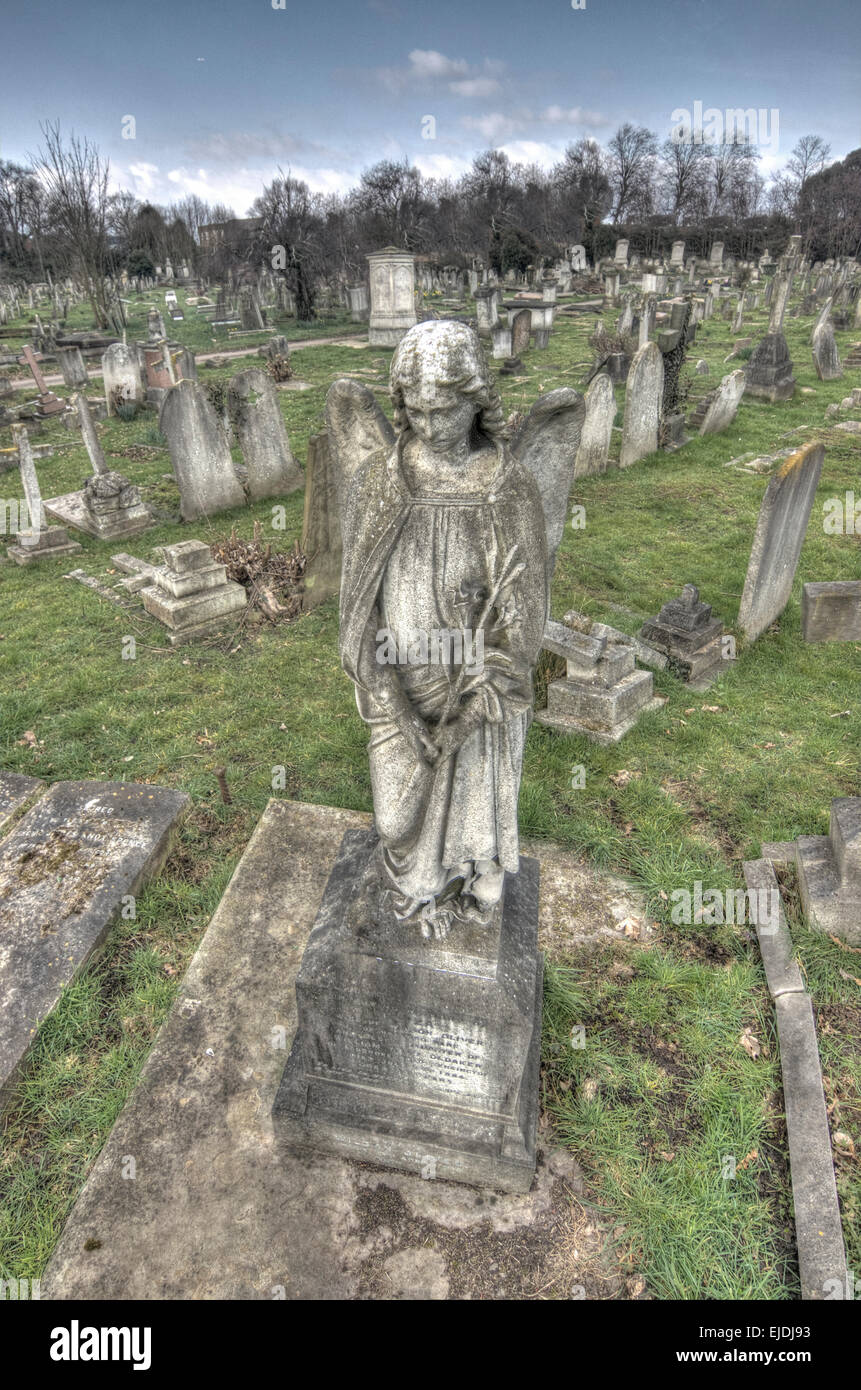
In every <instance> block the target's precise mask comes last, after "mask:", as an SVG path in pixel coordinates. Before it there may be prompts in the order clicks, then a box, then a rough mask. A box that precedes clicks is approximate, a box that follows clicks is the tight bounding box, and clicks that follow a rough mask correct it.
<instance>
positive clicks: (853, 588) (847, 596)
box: [801, 579, 861, 642]
mask: <svg viewBox="0 0 861 1390" xmlns="http://www.w3.org/2000/svg"><path fill="white" fill-rule="evenodd" d="M801 635H802V637H803V638H804V640H805V642H861V579H837V580H834V581H832V582H830V583H824V584H805V585H804V587H803V589H802V590H801Z"/></svg>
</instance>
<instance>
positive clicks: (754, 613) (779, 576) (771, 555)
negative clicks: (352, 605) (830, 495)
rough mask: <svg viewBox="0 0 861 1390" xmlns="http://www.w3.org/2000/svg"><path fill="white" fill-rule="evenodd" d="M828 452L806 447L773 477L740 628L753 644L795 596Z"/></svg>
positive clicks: (741, 609)
mask: <svg viewBox="0 0 861 1390" xmlns="http://www.w3.org/2000/svg"><path fill="white" fill-rule="evenodd" d="M824 457H825V449H824V447H823V446H822V445H821V444H815V443H814V444H807V445H805V446H804V448H802V449H799V450H798V452H797V453H795V454H792V456H791V457H790V458H788V459H787V460H786V462H785V463H784V464H783V465H782V467H781V468H780V469H778V471H777V472H776V473H775V474H774V476H773V477H772V478H771V479H770V481H769V484H768V487H767V488H766V492H765V497H764V498H763V500H762V506H761V507H760V510H759V518H758V520H757V523H756V533H755V535H754V538H753V546H752V547H751V553H750V562H749V564H748V569H747V576H746V578H745V582H744V592H743V593H742V598H741V606H740V607H739V611H738V624H739V627H740V628H741V629H742V631H743V632H744V634H745V636H746V637H747V639H748V641H750V642H754V641H756V639H757V637H759V636H760V634H761V633H763V632H765V630H766V628H767V627H768V626H769V624H771V623H773V622H774V621H775V620H776V619H777V618H779V617H780V615H781V613H782V612H783V610H784V608H785V607H786V605H787V603H788V602H789V596H790V594H791V593H792V584H793V580H794V579H795V571H796V568H797V566H798V559H799V556H800V554H801V547H802V545H803V544H804V537H805V535H806V534H807V525H808V522H809V521H810V513H811V511H812V509H813V501H814V498H815V496H816V489H817V487H818V486H819V477H820V474H821V473H822V462H823V459H824Z"/></svg>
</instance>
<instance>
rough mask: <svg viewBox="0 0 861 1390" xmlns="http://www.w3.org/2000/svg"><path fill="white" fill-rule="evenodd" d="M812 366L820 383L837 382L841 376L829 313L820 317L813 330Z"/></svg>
mask: <svg viewBox="0 0 861 1390" xmlns="http://www.w3.org/2000/svg"><path fill="white" fill-rule="evenodd" d="M812 345H813V365H814V367H815V368H816V375H817V376H818V377H819V380H820V381H837V380H838V379H839V378H840V377H841V376H842V375H843V368H842V366H841V364H840V353H839V352H838V351H837V340H836V338H835V337H834V324H833V322H832V320H831V312H830V308H829V312H828V313H827V314H826V315H824V316H820V321H819V322H818V323H817V324H816V327H815V328H814V330H813V338H812Z"/></svg>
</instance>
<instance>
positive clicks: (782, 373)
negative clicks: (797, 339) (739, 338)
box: [745, 333, 795, 401]
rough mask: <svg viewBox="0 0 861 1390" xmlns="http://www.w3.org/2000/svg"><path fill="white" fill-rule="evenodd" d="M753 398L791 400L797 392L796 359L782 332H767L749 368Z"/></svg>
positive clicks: (748, 373)
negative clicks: (793, 364)
mask: <svg viewBox="0 0 861 1390" xmlns="http://www.w3.org/2000/svg"><path fill="white" fill-rule="evenodd" d="M745 375H746V378H747V384H746V386H745V391H746V392H747V394H748V395H749V396H759V397H760V398H762V399H763V400H767V401H788V400H789V399H790V398H791V397H792V395H793V393H794V391H795V377H794V376H793V375H792V359H791V358H790V356H789V348H788V347H787V344H786V339H785V338H784V336H783V334H782V333H767V334H766V335H765V337H764V338H763V339H762V340H761V342H759V343H757V345H756V347H755V348H754V350H753V352H752V353H751V355H750V358H749V359H748V364H747V368H746V369H745Z"/></svg>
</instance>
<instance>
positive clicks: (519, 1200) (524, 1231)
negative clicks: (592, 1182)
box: [346, 1149, 645, 1300]
mask: <svg viewBox="0 0 861 1390" xmlns="http://www.w3.org/2000/svg"><path fill="white" fill-rule="evenodd" d="M352 1167H353V1169H354V1171H355V1186H356V1196H355V1201H354V1204H353V1212H352V1224H353V1230H352V1232H351V1235H350V1238H349V1240H348V1242H347V1249H346V1255H347V1259H348V1261H349V1262H350V1263H352V1262H353V1261H354V1260H355V1261H356V1263H357V1288H356V1296H357V1297H358V1298H360V1299H363V1300H403V1299H433V1300H446V1299H447V1300H454V1299H457V1300H461V1299H464V1300H497V1299H506V1300H508V1299H566V1300H568V1299H583V1298H591V1299H603V1300H606V1299H625V1298H631V1297H640V1296H642V1295H643V1293H644V1292H645V1288H644V1285H643V1281H642V1280H631V1279H627V1280H626V1278H625V1275H624V1272H623V1270H622V1268H621V1266H620V1265H619V1264H618V1261H617V1260H616V1258H615V1256H614V1255H613V1254H612V1253H611V1250H610V1232H609V1228H608V1226H607V1225H604V1224H602V1221H601V1219H600V1217H596V1214H595V1211H594V1210H592V1209H591V1207H590V1205H587V1202H586V1201H584V1200H582V1199H583V1198H584V1196H585V1183H584V1179H583V1175H582V1173H581V1171H580V1169H579V1167H578V1165H577V1163H576V1162H575V1160H574V1159H573V1158H572V1157H571V1156H570V1155H569V1154H567V1153H565V1152H564V1151H563V1150H558V1149H551V1150H549V1151H548V1152H546V1153H542V1154H540V1155H539V1162H538V1170H537V1173H536V1178H535V1182H534V1183H533V1187H532V1191H530V1192H529V1193H527V1194H525V1195H523V1196H509V1195H504V1194H498V1193H493V1192H488V1191H480V1190H477V1189H473V1188H468V1187H463V1186H461V1185H460V1184H457V1183H436V1182H422V1180H421V1179H420V1178H417V1177H414V1176H411V1175H408V1174H405V1173H394V1172H392V1173H387V1174H381V1173H380V1172H379V1171H377V1170H374V1169H373V1168H371V1167H370V1166H368V1165H365V1164H359V1163H357V1164H353V1165H352Z"/></svg>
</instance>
